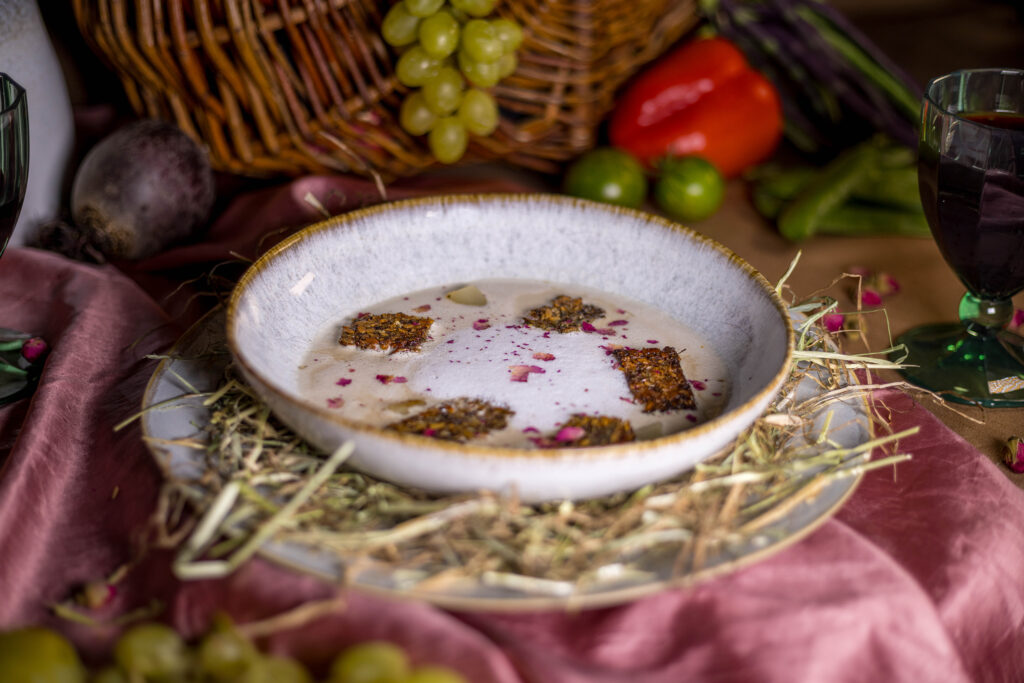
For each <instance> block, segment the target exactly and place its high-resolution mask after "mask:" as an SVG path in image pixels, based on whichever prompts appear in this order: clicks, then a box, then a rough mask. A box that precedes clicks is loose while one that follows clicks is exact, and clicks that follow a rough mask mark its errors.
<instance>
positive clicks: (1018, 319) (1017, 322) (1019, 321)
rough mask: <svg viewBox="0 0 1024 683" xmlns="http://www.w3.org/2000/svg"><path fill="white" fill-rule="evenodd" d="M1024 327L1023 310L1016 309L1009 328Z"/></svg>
mask: <svg viewBox="0 0 1024 683" xmlns="http://www.w3.org/2000/svg"><path fill="white" fill-rule="evenodd" d="M1021 325H1024V308H1018V309H1017V310H1015V311H1014V312H1013V320H1012V321H1011V322H1010V326H1011V327H1020V326H1021Z"/></svg>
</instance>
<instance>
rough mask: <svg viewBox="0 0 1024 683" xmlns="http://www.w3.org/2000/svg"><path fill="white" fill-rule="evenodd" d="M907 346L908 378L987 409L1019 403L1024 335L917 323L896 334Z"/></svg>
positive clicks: (1023, 396) (1023, 395)
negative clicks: (915, 325) (912, 327)
mask: <svg viewBox="0 0 1024 683" xmlns="http://www.w3.org/2000/svg"><path fill="white" fill-rule="evenodd" d="M896 343H897V344H904V345H905V346H906V348H907V353H908V354H909V355H908V356H907V359H906V361H904V362H905V363H907V364H910V365H913V366H915V367H909V368H906V369H904V370H902V371H901V373H902V374H903V376H904V377H905V378H906V379H907V381H908V382H910V383H912V384H916V385H918V386H921V387H924V388H925V389H930V390H931V391H934V392H936V393H937V394H940V395H941V396H942V397H943V398H944V399H947V400H950V401H955V402H957V403H965V404H969V405H982V406H986V407H989V408H1004V407H1005V408H1010V407H1020V406H1024V338H1021V337H1019V336H1018V335H1016V334H1013V333H1012V332H1008V331H1007V330H998V331H993V330H990V329H989V330H986V329H980V330H979V329H978V328H977V327H974V328H972V329H968V327H966V326H965V325H963V324H960V323H940V324H937V325H925V326H922V327H916V328H914V329H912V330H910V331H909V332H907V333H906V334H904V335H902V336H900V337H899V338H897V339H896Z"/></svg>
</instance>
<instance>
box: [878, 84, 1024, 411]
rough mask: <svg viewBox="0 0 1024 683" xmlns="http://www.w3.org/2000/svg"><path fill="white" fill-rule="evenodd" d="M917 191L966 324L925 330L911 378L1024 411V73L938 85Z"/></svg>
mask: <svg viewBox="0 0 1024 683" xmlns="http://www.w3.org/2000/svg"><path fill="white" fill-rule="evenodd" d="M918 151H919V166H918V183H919V187H920V191H921V201H922V202H923V204H924V210H925V214H926V215H927V217H928V224H929V225H930V226H931V230H932V234H933V235H934V236H935V241H936V242H937V243H938V246H939V250H940V251H941V252H942V256H943V258H944V259H945V260H946V262H947V263H948V264H949V265H950V266H951V267H952V269H953V271H954V272H955V273H956V274H957V276H958V277H959V278H960V281H961V282H963V284H964V285H965V286H966V287H967V293H966V294H965V295H964V297H963V299H961V301H960V311H959V313H960V322H959V323H940V324H934V325H925V326H923V327H918V328H915V329H912V330H910V331H909V332H907V333H906V334H904V335H903V336H901V337H900V338H899V339H898V340H897V341H898V342H902V343H903V344H905V345H906V348H907V351H908V352H909V355H908V357H907V361H906V362H907V363H909V364H912V365H914V366H916V367H909V368H907V369H906V370H904V371H903V372H904V375H905V376H906V378H907V379H908V380H909V381H911V382H913V383H914V384H918V385H920V386H923V387H926V388H928V389H931V390H933V391H936V392H938V393H940V394H941V395H942V396H943V397H945V398H947V399H950V400H953V401H957V402H960V403H969V404H979V405H983V406H990V407H999V406H1024V339H1022V338H1021V337H1020V336H1018V335H1016V334H1013V333H1011V332H1009V331H1008V330H1007V329H1005V328H1006V325H1007V323H1008V322H1009V321H1010V319H1011V318H1012V316H1013V303H1012V302H1011V299H1010V298H1011V297H1012V296H1013V295H1014V294H1016V293H1017V292H1019V291H1021V289H1024V71H1021V70H1017V69H974V70H964V71H956V72H954V73H951V74H947V75H945V76H940V77H938V78H935V79H933V80H932V81H931V82H930V83H929V84H928V87H927V88H926V90H925V95H924V101H923V105H922V108H921V133H920V145H919V150H918Z"/></svg>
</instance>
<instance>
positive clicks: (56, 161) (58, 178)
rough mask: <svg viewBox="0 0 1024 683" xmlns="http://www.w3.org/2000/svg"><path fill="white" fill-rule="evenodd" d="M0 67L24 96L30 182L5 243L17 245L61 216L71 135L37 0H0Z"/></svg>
mask: <svg viewBox="0 0 1024 683" xmlns="http://www.w3.org/2000/svg"><path fill="white" fill-rule="evenodd" d="M68 11H69V12H70V11H71V10H70V9H68ZM0 71H2V72H4V73H6V74H7V75H9V76H10V77H11V78H13V79H14V80H15V81H17V82H18V84H19V85H21V86H22V87H23V88H25V92H26V95H27V96H28V120H29V164H28V188H27V189H26V191H25V203H24V204H23V205H22V208H21V216H20V217H19V218H18V225H17V226H16V227H15V228H14V236H13V237H12V238H11V241H10V243H9V244H10V246H20V245H23V244H25V243H26V242H28V241H31V238H32V237H33V236H34V235H35V232H36V230H37V229H38V227H39V226H40V225H41V224H42V223H45V222H47V221H50V220H53V219H56V218H58V217H59V216H60V210H61V206H62V201H63V199H64V197H63V189H64V187H65V181H66V178H65V175H66V174H67V173H69V172H70V169H69V165H70V163H71V155H72V153H73V148H74V137H75V131H74V121H73V119H72V116H71V101H70V99H69V97H68V90H67V84H66V83H65V81H64V73H63V72H62V71H61V67H60V62H59V61H58V59H57V55H56V53H55V52H54V49H53V45H52V44H51V43H50V37H49V35H48V34H47V32H46V26H45V25H44V24H43V18H42V16H41V15H40V14H39V7H38V5H36V0H0Z"/></svg>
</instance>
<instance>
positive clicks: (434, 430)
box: [387, 398, 515, 443]
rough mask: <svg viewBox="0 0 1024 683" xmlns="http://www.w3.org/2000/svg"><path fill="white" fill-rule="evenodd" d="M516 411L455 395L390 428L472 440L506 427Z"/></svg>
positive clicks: (431, 435)
mask: <svg viewBox="0 0 1024 683" xmlns="http://www.w3.org/2000/svg"><path fill="white" fill-rule="evenodd" d="M514 414H515V412H514V411H512V410H510V409H508V408H506V407H504V406H497V405H493V404H491V403H488V402H487V401H482V400H480V399H476V398H456V399H452V400H450V401H445V402H444V403H440V404H438V405H436V406H431V407H430V408H427V409H426V410H424V411H422V412H420V413H417V414H415V415H412V416H410V417H407V418H405V419H404V420H400V421H398V422H393V423H391V424H389V425H388V426H387V429H390V430H393V431H396V432H402V433H403V434H421V435H423V436H430V437H433V438H435V439H443V440H445V441H458V442H459V443H462V442H465V441H469V440H470V439H473V438H475V437H478V436H483V435H485V434H487V433H489V432H492V431H497V430H499V429H504V428H505V427H506V426H507V425H508V418H510V417H511V416H512V415H514Z"/></svg>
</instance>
